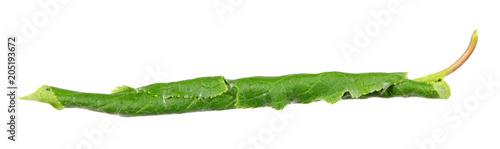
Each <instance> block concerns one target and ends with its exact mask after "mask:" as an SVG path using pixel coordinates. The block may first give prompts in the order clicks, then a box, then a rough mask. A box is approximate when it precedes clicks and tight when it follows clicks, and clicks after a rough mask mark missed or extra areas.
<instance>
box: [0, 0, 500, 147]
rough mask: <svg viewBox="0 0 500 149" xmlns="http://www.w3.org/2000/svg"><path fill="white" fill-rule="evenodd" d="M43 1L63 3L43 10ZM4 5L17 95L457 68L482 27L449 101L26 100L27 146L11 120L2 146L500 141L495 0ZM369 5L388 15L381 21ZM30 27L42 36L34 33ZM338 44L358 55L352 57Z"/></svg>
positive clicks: (22, 125)
mask: <svg viewBox="0 0 500 149" xmlns="http://www.w3.org/2000/svg"><path fill="white" fill-rule="evenodd" d="M39 3H42V5H40V4H39ZM46 3H52V4H55V5H56V6H57V7H54V5H51V6H50V9H48V10H47V9H44V7H45V6H44V5H43V4H46ZM214 4H215V5H217V6H223V7H222V9H225V10H226V11H222V12H221V11H218V10H220V9H216V8H215V7H214ZM219 8H221V7H219ZM394 10H396V11H394ZM0 11H1V12H0V16H1V18H0V19H1V22H0V26H1V34H2V36H1V37H2V41H3V44H2V45H4V47H2V49H4V51H6V43H5V41H6V37H7V35H9V34H15V35H17V36H18V37H19V38H24V41H23V42H22V43H19V44H20V45H19V47H18V50H19V63H18V64H19V70H18V73H19V77H18V78H19V81H18V83H19V86H20V89H19V93H20V95H22V96H24V95H27V94H29V93H31V92H33V91H35V90H36V89H37V88H38V87H40V86H42V85H51V86H57V87H61V88H66V89H71V90H76V91H84V92H95V93H109V91H111V90H113V89H114V88H115V87H116V86H120V85H129V86H133V87H140V86H142V85H146V84H150V83H154V82H170V81H179V80H184V79H191V78H196V77H202V76H216V75H221V76H225V77H226V78H228V79H237V78H242V77H249V76H277V75H285V74H292V73H320V72H325V71H342V72H352V73H360V72H409V77H410V78H417V77H421V76H425V75H428V74H430V73H434V72H437V71H440V70H441V69H444V68H446V67H448V66H449V65H450V64H451V63H453V62H454V61H455V60H456V59H458V57H460V55H461V54H462V53H463V52H464V50H465V49H466V47H467V45H468V43H469V40H470V36H471V34H472V32H473V31H474V30H475V29H479V43H478V45H477V48H476V51H475V52H474V54H473V55H472V57H471V58H470V59H469V61H468V62H467V63H466V64H464V65H463V66H462V68H460V69H459V70H458V71H456V72H455V73H453V74H452V75H450V76H449V77H447V78H446V79H445V80H446V81H447V82H448V83H449V85H450V87H451V89H452V95H451V97H450V99H448V100H439V99H424V98H391V99H379V98H371V99H368V100H346V101H341V102H338V103H336V104H333V105H330V104H327V103H325V102H316V103H312V104H308V105H302V104H294V105H289V106H287V107H286V108H285V110H284V111H276V110H274V109H271V108H257V109H237V110H227V111H215V112H197V113H187V114H178V115H160V116H148V117H133V118H122V117H118V116H114V115H108V114H103V113H97V112H92V111H87V110H82V109H64V110H62V111H57V110H55V109H53V108H52V107H51V106H50V105H48V104H42V103H38V102H32V101H19V102H18V118H19V119H18V134H17V139H18V141H16V142H12V141H9V140H7V139H6V135H7V134H6V132H5V130H6V129H7V128H6V127H7V125H6V124H5V123H3V124H2V125H4V126H2V127H0V128H2V129H3V130H1V132H3V133H1V134H0V136H2V139H0V140H1V141H0V142H1V143H0V144H1V147H0V148H4V149H9V148H55V149H75V148H93V149H98V148H139V147H141V148H218V149H226V148H239V147H240V148H247V149H248V148H318V149H320V148H321V149H323V148H325V149H326V148H391V149H392V148H393V149H401V148H412V149H417V148H429V149H432V148H440V149H441V148H450V149H457V148H464V149H465V148H499V147H500V144H499V143H498V140H500V135H499V134H500V127H498V126H500V115H499V113H500V108H499V107H500V101H499V100H498V97H499V94H500V93H499V92H500V86H498V85H497V86H494V87H493V88H490V90H488V89H487V88H486V87H485V86H484V84H483V83H481V81H480V79H484V80H487V81H486V82H489V83H496V84H499V83H498V82H500V76H499V75H500V71H499V69H498V64H499V61H500V60H499V58H498V56H499V54H500V52H499V50H500V46H499V44H498V43H499V41H500V37H499V35H500V28H499V26H500V20H499V19H498V18H499V17H498V15H499V14H500V10H499V9H498V3H494V2H493V1H452V0H448V1H431V0H413V1H410V0H381V1H370V0H353V1H319V0H308V1H306V0H300V1H289V0H288V1H287V0H273V1H269V0H258V1H255V0H253V1H251V0H229V1H227V0H207V1H195V0H183V1H134V2H125V1H119V0H111V1H102V0H67V1H62V0H61V1H55V0H34V1H13V0H10V1H2V2H1V4H0ZM372 13H375V14H383V13H386V14H387V13H389V16H390V19H389V20H388V18H387V17H385V18H384V19H385V22H380V21H377V16H376V15H375V16H374V15H373V14H372ZM34 16H35V18H36V19H33V17H34ZM31 23H32V28H33V27H34V28H35V30H34V31H33V30H32V31H31V32H27V31H26V28H27V27H26V26H29V25H30V24H31ZM366 26H370V27H371V28H369V30H368V31H367V30H366V29H365V27H366ZM377 26H378V27H380V28H376V27H377ZM356 29H360V30H361V31H362V32H363V33H364V34H367V33H371V36H368V39H369V40H368V41H364V45H360V44H358V45H355V44H354V38H355V37H357V35H359V32H356ZM342 43H345V44H349V45H353V46H354V47H357V48H358V49H359V51H358V53H354V54H351V55H349V54H346V53H345V52H343V51H342V48H341V45H342ZM0 53H2V55H3V54H5V53H6V52H0ZM2 57H4V58H5V57H6V55H3V56H2ZM348 59H350V61H349V60H348ZM4 62H5V60H4ZM4 71H6V70H4ZM488 77H490V78H492V80H491V79H488ZM2 84H6V82H5V79H2ZM478 98H481V99H483V100H479V99H478ZM3 99H5V101H2V102H1V106H0V107H1V109H2V110H0V111H2V112H0V117H1V119H2V122H5V121H7V118H8V117H7V112H6V109H7V102H8V100H7V97H4V98H3ZM460 109H462V110H460ZM460 111H462V112H460ZM283 115H288V116H289V117H288V118H285V121H283V120H282V119H280V118H282V117H283ZM103 123H104V125H106V124H109V126H108V127H101V126H100V125H103ZM270 125H272V126H270ZM275 127H278V128H279V129H276V128H275ZM86 133H91V134H92V135H91V136H90V138H89V137H88V136H86V135H85V134H86ZM432 136H437V137H432ZM252 140H256V141H254V142H253V141H252ZM422 142H424V143H426V146H425V147H420V146H419V145H418V144H419V143H422ZM252 144H258V145H257V146H252Z"/></svg>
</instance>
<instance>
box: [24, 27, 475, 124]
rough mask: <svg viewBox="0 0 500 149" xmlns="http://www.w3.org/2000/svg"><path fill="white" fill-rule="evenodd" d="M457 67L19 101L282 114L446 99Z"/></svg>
mask: <svg viewBox="0 0 500 149" xmlns="http://www.w3.org/2000/svg"><path fill="white" fill-rule="evenodd" d="M472 38H473V40H471V44H470V45H469V48H468V50H467V51H466V53H465V54H464V55H463V56H462V57H461V58H460V59H459V61H457V62H458V63H461V64H463V63H464V62H465V60H467V58H468V57H469V56H470V54H471V53H472V52H471V51H473V50H474V47H475V45H476V42H477V32H474V34H473V37H472ZM473 42H474V43H473ZM464 57H465V60H463V59H464ZM457 62H456V63H457ZM456 63H455V64H453V65H452V66H450V67H456V68H453V69H449V68H447V69H445V70H443V71H445V72H443V71H441V72H438V73H437V74H438V75H436V74H432V75H429V76H430V77H429V76H426V77H422V78H423V79H421V78H419V79H420V80H419V79H416V80H410V79H408V78H407V73H406V72H398V73H359V74H353V73H343V72H324V73H319V74H291V75H285V76H277V77H249V78H241V79H236V80H227V79H225V78H224V77H222V76H214V77H202V78H195V79H191V80H184V81H179V82H170V83H155V84H151V85H148V86H143V87H139V88H133V87H129V86H121V87H118V88H117V89H115V90H113V91H112V92H111V94H96V93H83V92H76V91H71V90H66V89H61V88H57V87H52V86H47V85H44V86H42V87H40V88H39V89H38V90H36V91H35V92H34V93H32V94H30V95H28V96H25V97H22V98H21V99H24V100H34V101H39V102H43V103H48V104H50V105H52V106H53V107H54V108H55V109H58V110H62V109H64V108H83V109H88V110H92V111H97V112H104V113H109V114H116V115H121V116H127V117H129V116H144V115H161V114H175V113H186V112H198V111H212V110H226V109H237V108H258V107H272V108H274V109H277V110H281V109H283V108H284V107H285V106H286V105H288V104H291V103H302V104H307V103H311V102H314V101H318V100H323V101H325V102H327V103H330V104H333V103H336V102H338V101H340V100H342V99H365V98H370V97H382V98H390V97H423V98H435V99H448V98H449V97H450V95H451V92H450V87H449V86H448V84H447V83H446V82H445V81H444V80H443V78H444V77H445V76H447V75H449V74H450V73H451V72H453V71H455V70H456V69H457V68H458V67H460V65H461V64H456ZM457 66H458V67H457ZM449 71H451V72H449ZM442 74H445V75H444V76H443V75H442Z"/></svg>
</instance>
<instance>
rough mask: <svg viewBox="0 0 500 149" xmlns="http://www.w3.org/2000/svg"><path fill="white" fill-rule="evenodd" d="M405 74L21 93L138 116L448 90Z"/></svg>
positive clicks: (208, 80) (443, 94)
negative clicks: (410, 78) (103, 92)
mask: <svg viewBox="0 0 500 149" xmlns="http://www.w3.org/2000/svg"><path fill="white" fill-rule="evenodd" d="M406 75H407V73H361V74H352V73H343V72H324V73H320V74H292V75H285V76H278V77H249V78H241V79H237V80H226V79H225V78H224V77H221V76H215V77H202V78H196V79H191V80H184V81H179V82H171V83H155V84H151V85H148V86H144V87H139V88H132V87H128V86H121V87H118V88H117V89H115V90H113V91H112V93H111V94H96V93H82V92H76V91H71V90H66V89H61V88H56V87H50V86H42V87H41V88H39V89H38V90H37V91H35V92H34V93H32V94H30V95H28V96H25V97H22V98H21V99H26V100H35V101H39V102H44V103H49V104H50V105H52V106H53V107H54V108H56V109H58V110H60V109H63V108H83V109H88V110H92V111H97V112H105V113H109V114H117V115H121V116H141V115H161V114H173V113H186V112H197V111H211V110H226V109H235V108H257V107H266V106H269V107H272V108H274V109H283V108H284V107H285V106H286V105H287V104H290V103H302V104H307V103H311V102H314V101H318V100H324V101H325V102H327V103H330V104H333V103H336V102H338V101H340V100H342V99H353V98H354V99H357V98H360V99H364V98H369V97H382V98H389V97H425V98H443V99H447V98H448V97H449V96H450V89H449V86H448V85H447V84H446V82H444V81H440V82H419V81H412V80H408V79H406V78H407V76H406Z"/></svg>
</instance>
